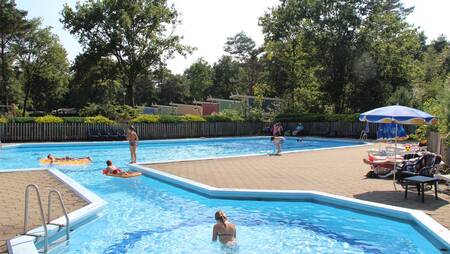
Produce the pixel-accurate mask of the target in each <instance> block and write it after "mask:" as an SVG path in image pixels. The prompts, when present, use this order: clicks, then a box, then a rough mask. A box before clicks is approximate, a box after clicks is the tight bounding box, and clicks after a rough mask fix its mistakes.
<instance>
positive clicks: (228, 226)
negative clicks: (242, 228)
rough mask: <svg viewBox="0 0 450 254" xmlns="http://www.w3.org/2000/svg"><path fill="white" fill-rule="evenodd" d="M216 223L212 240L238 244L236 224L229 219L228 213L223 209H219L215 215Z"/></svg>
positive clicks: (231, 244)
mask: <svg viewBox="0 0 450 254" xmlns="http://www.w3.org/2000/svg"><path fill="white" fill-rule="evenodd" d="M214 217H215V219H216V224H215V225H214V227H213V235H212V240H213V241H217V238H219V241H220V242H221V243H222V244H225V245H227V246H234V245H235V244H236V226H235V225H234V224H233V223H231V222H229V221H228V218H227V215H226V214H225V213H224V212H223V211H220V210H219V211H217V212H216V214H215V215H214Z"/></svg>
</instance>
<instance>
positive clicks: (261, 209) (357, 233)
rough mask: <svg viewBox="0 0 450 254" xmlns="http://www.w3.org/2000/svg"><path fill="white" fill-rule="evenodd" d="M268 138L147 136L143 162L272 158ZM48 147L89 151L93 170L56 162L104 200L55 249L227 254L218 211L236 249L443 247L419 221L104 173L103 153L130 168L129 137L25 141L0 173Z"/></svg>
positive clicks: (321, 143) (31, 161)
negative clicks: (213, 194) (225, 195)
mask: <svg viewBox="0 0 450 254" xmlns="http://www.w3.org/2000/svg"><path fill="white" fill-rule="evenodd" d="M355 144H358V143H357V142H352V141H335V140H334V141H333V140H321V139H305V140H304V141H303V142H297V141H296V140H295V139H289V140H288V141H287V142H286V143H285V145H284V147H283V148H284V150H288V151H289V150H290V151H293V150H305V149H315V148H324V147H336V146H349V145H355ZM272 150H273V148H272V146H271V143H270V141H269V140H268V138H266V137H256V138H228V139H200V140H173V141H150V142H141V143H140V146H139V150H138V161H150V162H152V161H164V160H178V159H192V158H210V157H216V156H232V155H243V154H266V153H269V152H272ZM48 153H52V154H55V155H56V156H66V155H68V156H74V157H80V156H90V157H92V158H93V160H94V162H93V163H92V164H91V165H89V166H81V167H58V169H59V170H61V171H62V172H64V173H66V174H67V175H69V176H70V177H72V178H73V179H75V180H76V181H78V182H79V183H81V184H82V185H84V186H85V187H87V188H88V189H90V190H91V191H93V192H95V193H96V194H97V195H99V196H100V197H102V198H103V199H105V200H106V201H107V202H108V204H107V206H106V207H105V209H104V210H103V212H102V213H101V214H100V217H99V218H98V219H95V220H93V221H92V222H90V223H89V224H87V225H84V226H82V227H80V228H78V229H77V230H75V231H74V232H72V236H71V240H70V243H69V244H68V245H67V246H61V247H59V248H57V249H55V250H54V251H53V252H54V253H105V254H106V253H226V250H223V249H221V246H220V245H219V244H217V243H212V242H211V240H210V239H211V229H212V226H213V223H214V222H215V221H214V212H215V211H216V210H218V209H221V210H224V211H226V212H227V213H228V216H229V218H230V220H231V221H232V222H234V223H235V224H236V225H237V228H238V233H237V234H238V236H237V237H238V242H239V251H238V252H239V253H427V254H428V253H440V252H439V250H438V249H436V247H435V246H434V245H432V244H431V242H430V241H429V240H428V239H427V238H426V237H425V236H424V235H423V232H421V230H420V229H419V228H417V227H416V226H414V225H411V224H408V223H405V222H404V221H400V220H394V219H390V218H384V217H378V216H373V215H370V214H365V213H359V212H355V211H352V210H346V209H342V208H337V207H334V206H328V205H324V204H318V203H312V202H303V201H302V202H281V201H276V202H275V201H244V200H225V199H210V198H206V197H203V196H199V195H197V194H194V193H191V192H188V191H185V190H183V189H180V188H177V187H174V186H171V185H168V184H165V183H162V182H159V181H157V180H154V179H151V178H148V177H136V178H130V179H121V178H113V177H106V176H103V175H102V174H101V173H100V171H101V169H102V168H104V163H105V161H106V160H107V159H112V160H113V161H114V162H115V164H116V165H118V166H119V167H122V168H126V167H127V162H128V161H129V151H128V146H127V145H126V143H103V144H82V145H81V144H80V145H74V144H71V145H60V144H58V145H37V146H36V145H26V146H22V147H17V148H8V149H2V150H1V151H0V170H1V169H9V168H24V167H37V166H39V164H38V162H37V161H38V159H39V158H42V157H44V156H46V155H47V154H48Z"/></svg>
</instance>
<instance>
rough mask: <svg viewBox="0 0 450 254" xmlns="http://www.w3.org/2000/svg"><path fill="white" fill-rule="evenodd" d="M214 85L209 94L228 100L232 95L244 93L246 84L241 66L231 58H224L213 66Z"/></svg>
mask: <svg viewBox="0 0 450 254" xmlns="http://www.w3.org/2000/svg"><path fill="white" fill-rule="evenodd" d="M213 69H214V76H213V85H212V86H211V89H210V92H209V94H211V95H212V96H215V97H220V98H228V97H230V95H231V93H236V92H238V93H244V92H245V91H246V83H245V80H244V79H243V76H244V73H243V72H244V71H243V69H242V67H241V65H240V64H239V63H238V62H236V61H235V60H233V58H232V57H231V56H222V57H221V58H220V59H219V61H217V63H215V64H214V66H213Z"/></svg>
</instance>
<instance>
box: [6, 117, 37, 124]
mask: <svg viewBox="0 0 450 254" xmlns="http://www.w3.org/2000/svg"><path fill="white" fill-rule="evenodd" d="M34 119H36V117H29V116H24V117H12V118H9V122H12V123H34Z"/></svg>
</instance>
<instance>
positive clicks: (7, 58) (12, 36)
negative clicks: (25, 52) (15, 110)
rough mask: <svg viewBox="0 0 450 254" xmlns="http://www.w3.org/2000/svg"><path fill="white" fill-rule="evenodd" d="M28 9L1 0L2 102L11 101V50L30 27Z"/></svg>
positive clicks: (0, 60) (0, 71)
mask: <svg viewBox="0 0 450 254" xmlns="http://www.w3.org/2000/svg"><path fill="white" fill-rule="evenodd" d="M26 15H27V12H26V11H22V10H19V9H17V8H16V3H15V1H14V0H0V68H1V70H0V75H1V79H0V81H1V86H0V87H1V89H2V90H3V92H2V95H3V96H1V98H0V102H3V103H4V104H6V105H9V103H10V100H9V99H10V96H11V93H10V90H11V89H12V88H11V85H12V83H13V82H11V80H10V78H11V73H12V70H11V65H12V62H13V60H14V55H13V53H12V51H11V48H12V46H13V45H14V44H15V42H16V40H17V39H18V38H20V37H21V36H22V35H23V34H24V31H25V30H26V29H27V27H28V23H27V20H26Z"/></svg>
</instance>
